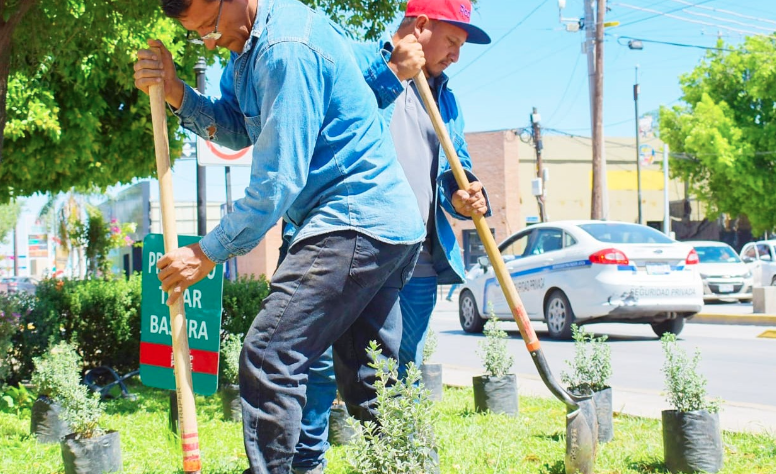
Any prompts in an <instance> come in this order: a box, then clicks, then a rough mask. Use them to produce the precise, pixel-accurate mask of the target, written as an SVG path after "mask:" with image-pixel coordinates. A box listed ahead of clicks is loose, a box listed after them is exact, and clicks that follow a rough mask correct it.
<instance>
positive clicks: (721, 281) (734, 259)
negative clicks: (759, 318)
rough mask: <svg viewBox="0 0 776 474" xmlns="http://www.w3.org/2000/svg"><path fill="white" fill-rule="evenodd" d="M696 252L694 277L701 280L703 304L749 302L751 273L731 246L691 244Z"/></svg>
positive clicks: (709, 243) (695, 242)
mask: <svg viewBox="0 0 776 474" xmlns="http://www.w3.org/2000/svg"><path fill="white" fill-rule="evenodd" d="M686 243H688V244H691V245H692V246H693V247H694V248H695V251H696V252H698V259H699V260H700V263H698V267H697V270H698V273H700V275H701V279H702V280H703V300H704V301H719V300H738V301H742V302H749V301H752V287H753V286H754V284H753V281H752V272H751V270H750V269H749V267H747V265H746V264H745V263H744V262H742V261H741V259H740V258H739V257H738V255H737V254H736V251H735V250H733V248H732V247H731V246H729V245H728V244H725V243H722V242H714V241H693V242H686Z"/></svg>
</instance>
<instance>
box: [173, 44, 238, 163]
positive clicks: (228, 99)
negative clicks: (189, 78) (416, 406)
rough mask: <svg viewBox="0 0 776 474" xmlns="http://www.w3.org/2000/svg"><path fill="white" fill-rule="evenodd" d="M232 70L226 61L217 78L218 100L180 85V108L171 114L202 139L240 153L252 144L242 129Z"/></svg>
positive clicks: (231, 65) (230, 63)
mask: <svg viewBox="0 0 776 474" xmlns="http://www.w3.org/2000/svg"><path fill="white" fill-rule="evenodd" d="M233 54H234V53H233ZM233 68H234V63H233V61H231V60H230V61H229V62H228V63H227V64H226V67H225V68H224V72H223V74H222V75H221V83H220V89H221V98H220V99H213V98H212V97H208V96H205V95H202V94H200V93H199V92H198V91H197V90H195V89H194V88H192V87H190V86H189V85H188V84H184V90H183V99H182V101H181V104H180V107H178V108H177V110H173V113H174V114H175V115H176V116H177V117H178V118H179V119H180V123H181V126H182V127H183V128H186V129H188V130H191V131H192V132H194V133H196V134H197V135H199V136H200V137H202V138H204V139H205V140H210V141H212V142H215V143H218V144H219V145H223V146H225V147H227V148H231V149H232V150H241V149H243V148H245V147H248V146H251V145H252V143H251V140H250V137H249V136H248V132H247V130H246V129H245V116H244V115H243V113H242V111H241V110H240V105H239V103H238V102H237V98H236V97H235V94H234V72H233Z"/></svg>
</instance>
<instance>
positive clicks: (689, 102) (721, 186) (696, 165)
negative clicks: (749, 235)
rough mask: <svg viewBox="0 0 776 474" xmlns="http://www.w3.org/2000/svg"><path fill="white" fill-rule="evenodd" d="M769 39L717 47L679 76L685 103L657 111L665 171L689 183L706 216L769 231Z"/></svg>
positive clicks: (774, 163)
mask: <svg viewBox="0 0 776 474" xmlns="http://www.w3.org/2000/svg"><path fill="white" fill-rule="evenodd" d="M774 57H776V37H774V36H770V37H765V36H757V37H750V38H746V40H745V41H744V42H743V44H741V45H740V46H738V47H736V48H730V47H728V46H726V45H724V44H723V43H722V42H720V43H719V47H718V49H716V50H711V51H709V52H708V53H707V55H706V57H705V59H704V60H703V61H701V63H700V64H699V65H698V66H696V68H695V69H694V70H693V71H692V72H690V73H688V74H685V75H683V76H681V78H680V82H681V85H682V91H683V95H682V100H683V101H684V103H685V104H684V105H679V106H675V107H673V108H670V109H669V108H666V107H663V108H661V110H660V138H661V139H662V140H663V141H664V142H666V143H668V144H669V145H670V149H671V157H672V161H671V174H672V175H673V176H675V177H681V178H683V179H685V180H686V181H687V182H689V183H690V190H691V192H692V193H693V194H694V195H695V197H696V198H697V199H698V200H699V201H701V202H703V203H704V204H706V206H707V209H708V210H707V214H708V216H709V217H711V218H714V217H716V216H718V215H719V214H720V213H726V214H728V215H732V216H737V215H739V214H746V215H747V216H748V218H749V221H750V222H751V224H752V229H753V231H755V232H763V231H766V230H772V229H774V227H776V194H774V193H773V189H774V188H776V67H775V66H774V61H773V58H774Z"/></svg>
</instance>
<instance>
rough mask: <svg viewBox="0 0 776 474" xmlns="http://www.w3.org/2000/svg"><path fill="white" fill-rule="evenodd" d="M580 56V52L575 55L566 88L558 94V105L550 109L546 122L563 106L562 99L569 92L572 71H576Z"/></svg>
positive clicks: (572, 75)
mask: <svg viewBox="0 0 776 474" xmlns="http://www.w3.org/2000/svg"><path fill="white" fill-rule="evenodd" d="M581 57H582V55H581V54H580V55H578V56H577V60H576V61H575V62H574V67H573V68H572V69H571V74H570V75H569V82H568V83H567V84H566V89H565V90H564V91H563V95H561V96H560V100H559V101H558V106H557V107H555V110H553V111H552V114H550V118H548V119H547V122H552V119H553V118H555V115H556V114H557V113H558V111H559V110H560V108H561V107H562V106H563V100H564V99H565V98H566V94H568V92H569V88H570V87H571V83H572V82H574V73H575V72H577V66H578V65H579V58H581Z"/></svg>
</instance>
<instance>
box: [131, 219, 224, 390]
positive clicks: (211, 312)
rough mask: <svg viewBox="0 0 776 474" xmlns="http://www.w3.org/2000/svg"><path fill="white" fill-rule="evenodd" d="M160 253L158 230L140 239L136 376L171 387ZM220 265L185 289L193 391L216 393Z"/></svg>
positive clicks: (181, 239)
mask: <svg viewBox="0 0 776 474" xmlns="http://www.w3.org/2000/svg"><path fill="white" fill-rule="evenodd" d="M199 239H200V237H193V236H184V235H181V236H178V245H179V246H181V247H183V246H185V245H189V244H193V243H195V242H198V241H199ZM162 255H164V239H163V237H162V235H161V234H148V235H147V236H146V238H145V239H143V285H142V287H143V293H142V303H141V315H140V380H141V381H142V382H143V384H144V385H147V386H149V387H157V388H164V389H169V390H175V375H174V372H173V358H172V327H171V326H170V310H169V308H168V306H167V305H166V304H165V302H166V301H167V293H165V292H164V291H162V284H161V282H160V281H159V278H158V276H157V274H158V273H159V272H158V270H157V268H156V262H158V261H159V259H160V258H161V257H162ZM223 288H224V278H223V268H222V266H221V265H216V267H215V268H214V269H213V271H212V272H210V274H209V275H207V276H206V277H205V278H203V279H202V281H200V282H198V283H197V284H195V285H192V286H190V287H189V288H187V289H186V291H185V292H184V294H183V305H184V308H185V311H186V334H187V336H188V338H189V349H190V353H191V376H192V382H193V384H194V392H196V393H198V394H201V395H210V394H213V393H215V391H216V389H217V388H218V352H219V344H220V337H219V335H220V331H221V303H222V295H223Z"/></svg>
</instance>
